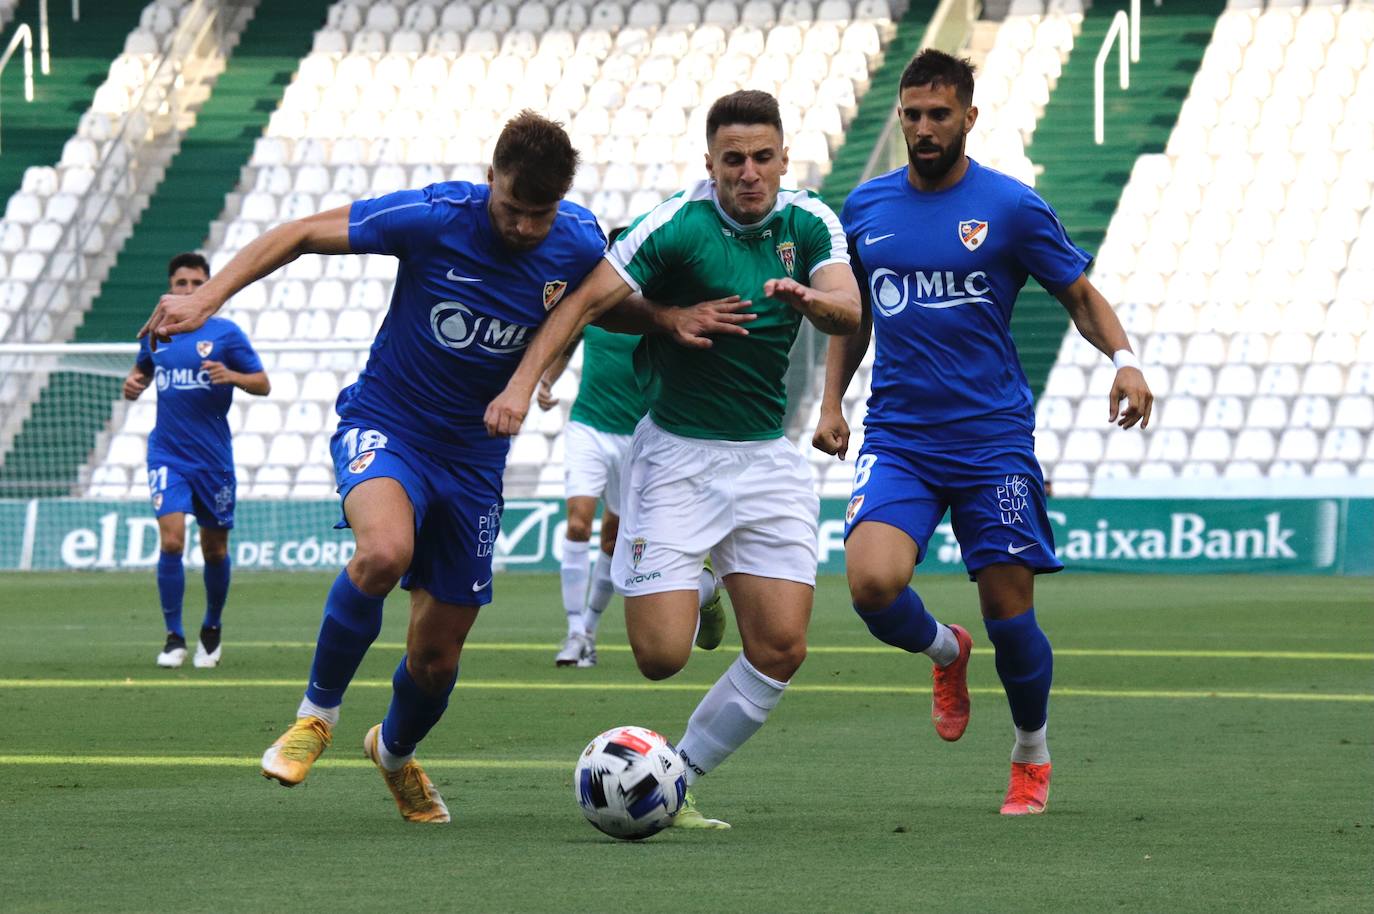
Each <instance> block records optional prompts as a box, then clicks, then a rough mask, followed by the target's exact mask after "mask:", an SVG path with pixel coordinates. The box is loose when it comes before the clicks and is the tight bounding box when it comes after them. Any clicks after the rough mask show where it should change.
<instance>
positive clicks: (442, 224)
mask: <svg viewBox="0 0 1374 914" xmlns="http://www.w3.org/2000/svg"><path fill="white" fill-rule="evenodd" d="M577 162H578V154H577V151H576V150H575V149H574V148H573V146H572V143H571V141H570V140H569V139H568V135H567V133H566V132H565V131H564V130H563V128H562V126H561V125H559V124H557V123H555V122H553V121H549V120H547V119H546V118H544V117H541V116H539V115H537V114H535V113H534V112H531V111H525V112H522V113H521V114H519V115H518V116H516V117H514V118H512V119H511V120H510V121H509V122H508V123H507V124H506V125H505V128H504V129H503V130H502V131H501V134H500V136H499V137H498V139H497V142H496V147H495V150H494V153H493V156H492V164H491V167H490V168H489V169H488V171H487V183H486V184H472V183H468V182H466V181H449V182H443V183H439V184H433V185H431V186H429V187H426V188H424V189H422V190H405V191H400V192H398V193H393V194H386V195H384V196H382V197H379V198H377V199H374V200H361V201H358V202H356V203H354V204H352V205H351V206H346V207H340V208H338V209H335V210H330V211H328V212H324V213H320V214H318V215H315V216H311V217H308V218H305V219H301V220H298V221H295V222H290V223H287V224H285V225H282V226H279V227H277V228H275V229H272V230H271V231H269V232H267V233H266V234H264V235H263V236H262V237H260V238H258V239H257V240H255V241H254V242H252V243H251V244H249V245H248V246H247V247H245V248H244V249H243V250H242V251H240V252H239V253H238V254H237V255H236V256H235V257H234V259H233V260H231V261H230V262H229V264H228V265H226V266H225V268H224V269H223V270H222V271H221V272H220V274H219V276H217V277H216V279H215V280H213V281H211V282H210V283H207V284H206V285H205V286H204V287H202V288H201V289H200V290H199V292H197V293H196V294H195V295H192V296H190V297H189V298H187V299H185V300H181V299H171V298H164V299H163V300H162V302H161V303H160V304H159V305H158V309H157V311H156V312H155V313H154V314H153V316H152V317H151V318H150V319H149V321H148V324H147V325H146V327H145V331H146V332H149V333H150V334H152V335H154V336H155V337H157V338H165V337H166V335H168V334H169V333H170V334H175V333H180V332H183V331H184V329H185V328H186V327H190V326H196V325H198V324H199V323H200V322H201V321H203V320H204V319H205V317H206V316H207V315H209V314H211V313H213V312H214V311H215V310H216V309H217V308H219V307H220V305H222V304H223V303H224V301H225V300H226V299H227V298H228V297H229V296H230V295H232V294H233V293H234V292H236V291H238V290H239V289H241V288H243V287H244V286H246V285H248V284H249V283H251V282H253V281H255V280H257V279H259V278H261V277H262V276H265V275H267V274H268V273H271V272H272V271H273V270H276V269H278V268H279V267H281V266H283V265H285V264H287V263H289V262H291V261H292V260H294V259H295V258H296V257H298V256H300V255H301V254H307V253H318V254H349V253H357V254H363V253H371V254H388V255H391V256H394V257H396V258H397V259H398V260H399V261H400V265H399V267H398V270H397V276H396V288H395V291H394V293H393V295H392V299H391V305H390V309H389V311H388V312H387V316H386V320H385V321H384V322H383V324H382V327H381V329H380V330H379V331H378V333H377V339H376V341H375V342H374V343H373V347H372V351H371V353H370V355H369V356H368V360H367V365H366V367H365V368H364V369H363V372H362V374H361V375H360V376H359V378H358V381H357V383H355V384H353V385H351V386H350V387H348V388H346V389H344V391H343V392H342V393H340V395H339V399H338V403H337V404H336V408H337V410H338V413H339V429H338V432H337V433H336V434H335V435H334V438H333V442H332V450H333V456H334V462H335V472H336V475H337V477H338V483H339V494H340V496H341V498H342V501H343V519H342V521H341V522H340V524H341V525H344V524H346V525H348V526H350V527H352V528H353V534H354V536H355V538H356V539H357V551H356V552H355V553H354V555H353V558H352V559H351V560H350V561H349V563H348V566H347V568H345V569H344V570H343V571H342V572H341V573H340V574H339V576H338V578H337V579H336V580H335V581H334V584H333V586H332V587H331V588H330V591H329V595H328V597H327V598H326V600H325V607H324V620H323V622H322V624H321V626H320V635H319V640H318V643H317V644H316V648H315V658H314V662H313V664H312V666H311V670H310V679H309V682H308V685H307V688H306V690H305V696H304V698H303V699H302V701H301V703H300V706H299V708H298V709H297V712H296V714H297V718H296V722H295V723H294V724H293V725H292V726H291V727H290V728H289V729H288V730H287V731H286V732H285V733H284V734H283V735H282V736H281V738H279V739H278V740H277V741H276V742H275V743H273V744H272V745H271V746H270V747H269V748H268V749H267V751H266V752H265V753H264V754H263V759H262V773H263V775H264V776H265V777H268V778H271V779H273V780H276V781H278V782H280V783H281V784H283V785H285V786H288V787H289V786H292V785H294V784H298V783H300V782H301V781H302V780H304V779H305V777H306V775H307V774H308V772H309V771H310V767H311V765H312V764H313V763H314V762H315V760H316V759H317V758H318V757H319V755H320V753H322V752H323V751H324V750H325V749H326V748H327V747H328V746H329V744H330V741H331V740H332V736H333V729H334V727H335V725H336V724H337V722H338V719H339V709H340V705H341V703H342V701H343V696H344V690H345V689H346V688H347V687H348V685H349V682H350V681H351V680H352V678H353V676H354V673H355V672H356V671H357V668H358V664H359V663H360V662H361V661H362V659H363V655H364V654H365V653H366V652H367V649H368V647H369V646H370V645H371V644H372V642H373V641H374V640H375V639H376V637H377V634H378V632H379V631H380V629H381V624H382V601H383V599H384V598H385V597H386V595H387V594H388V593H390V592H391V590H392V589H393V588H394V587H395V586H396V585H397V584H398V583H399V584H400V585H401V586H402V587H404V588H405V589H407V590H409V591H410V627H409V630H408V632H407V635H406V654H405V656H404V657H403V658H402V660H401V662H400V664H399V665H398V666H397V667H396V671H395V674H394V676H393V677H392V698H391V706H390V708H389V710H388V711H387V713H386V717H385V718H384V719H383V721H382V723H380V724H378V725H376V726H374V727H372V728H371V729H370V730H368V731H367V735H366V736H365V737H364V739H363V745H364V750H365V752H366V753H367V755H368V757H369V758H370V759H372V761H373V762H374V763H375V764H376V765H377V767H378V768H379V769H380V770H381V773H382V775H383V778H384V780H385V782H386V785H387V787H388V789H390V791H391V794H392V796H393V798H394V799H395V801H396V804H397V807H398V808H399V809H400V811H401V815H402V816H403V817H404V818H405V819H407V820H408V821H413V822H447V821H449V811H448V806H447V804H446V803H445V802H444V799H443V797H442V796H440V794H439V791H438V790H437V789H435V787H434V784H433V782H432V781H430V779H429V778H428V777H427V776H426V775H425V773H424V771H423V770H422V769H421V768H420V766H419V764H418V763H416V761H415V759H414V753H415V747H416V745H417V744H418V743H419V742H420V741H421V740H422V739H423V738H424V737H425V735H426V734H427V733H428V732H429V731H430V729H431V728H432V727H433V726H434V725H435V724H436V723H437V722H438V721H439V719H440V717H441V716H442V715H443V713H444V710H445V708H446V707H447V705H448V700H449V695H450V693H451V692H452V690H453V686H454V683H455V682H456V680H457V676H458V661H459V656H460V654H461V651H462V647H463V643H464V640H465V639H466V637H467V634H468V631H469V630H470V629H471V627H472V625H473V623H474V622H475V621H476V619H477V614H478V610H479V609H480V607H481V606H483V605H485V604H486V603H488V602H490V601H491V597H492V551H493V548H494V545H495V542H496V537H497V533H498V530H499V527H500V522H501V509H502V499H501V477H502V471H503V469H504V466H505V462H506V454H507V451H508V450H509V442H508V441H506V440H504V439H501V438H493V437H490V436H489V435H488V434H487V433H486V429H485V427H484V425H483V421H482V416H483V411H484V410H485V408H486V404H487V403H488V402H489V401H490V400H491V398H492V397H494V396H496V394H497V393H498V392H499V391H500V390H501V389H502V388H503V387H504V386H505V384H506V381H507V379H508V378H509V377H510V375H511V372H512V371H514V370H515V367H516V365H517V364H518V363H519V362H520V359H521V354H522V352H523V351H524V349H525V347H526V346H527V345H528V343H529V341H530V339H531V337H532V336H533V334H534V330H535V328H537V327H538V326H539V325H540V324H541V323H542V322H543V321H544V319H545V317H546V316H547V315H548V313H549V310H550V309H551V308H553V307H554V306H555V305H557V303H558V300H559V298H560V297H561V296H562V294H563V291H564V290H565V289H567V288H571V287H575V286H576V285H577V284H578V283H580V282H581V281H582V279H583V277H584V276H585V275H586V274H587V273H588V272H589V271H591V269H592V268H593V267H594V266H595V265H596V264H597V262H598V261H599V260H600V258H601V254H602V251H603V250H604V248H605V238H604V236H603V235H602V233H601V229H600V228H599V227H598V225H597V223H596V219H595V217H593V216H592V214H591V213H590V212H588V211H587V210H586V209H584V208H582V207H580V206H576V205H574V204H572V203H569V202H567V201H565V200H563V197H564V195H565V194H566V193H567V191H568V189H569V187H570V186H571V185H572V181H573V175H574V173H575V171H576V168H577Z"/></svg>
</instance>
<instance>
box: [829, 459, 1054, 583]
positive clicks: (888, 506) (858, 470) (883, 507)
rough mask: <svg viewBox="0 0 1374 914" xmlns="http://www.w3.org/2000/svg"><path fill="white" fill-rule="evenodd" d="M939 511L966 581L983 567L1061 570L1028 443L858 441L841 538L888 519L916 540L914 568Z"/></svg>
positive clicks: (1037, 466)
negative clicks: (944, 447)
mask: <svg viewBox="0 0 1374 914" xmlns="http://www.w3.org/2000/svg"><path fill="white" fill-rule="evenodd" d="M946 509H948V510H949V512H950V520H951V521H952V523H953V527H954V536H955V538H956V539H957V540H958V541H959V548H960V551H961V552H962V553H963V558H964V567H965V568H967V569H968V574H969V578H970V579H976V578H977V576H978V572H979V571H981V570H982V569H984V568H987V567H988V566H989V565H1025V566H1027V567H1029V568H1030V569H1032V570H1033V571H1034V572H1035V573H1036V574H1042V573H1046V572H1054V571H1060V570H1062V569H1063V567H1064V564H1063V563H1062V562H1060V561H1059V559H1058V557H1057V556H1055V554H1054V532H1053V530H1052V529H1051V528H1050V519H1049V517H1048V516H1047V514H1046V511H1045V482H1044V479H1043V478H1042V476H1041V473H1040V462H1039V461H1038V460H1036V458H1035V451H1034V450H1033V446H1032V445H1031V443H1030V441H1029V440H1027V442H1026V443H1025V444H1024V445H1022V444H1021V443H1019V442H1018V443H1016V444H1009V445H991V446H989V445H979V446H977V447H973V448H967V447H965V448H961V449H958V452H957V453H944V454H938V453H930V452H926V451H922V452H915V451H908V450H901V449H898V448H894V447H891V446H887V445H883V444H878V443H876V442H872V440H871V439H869V440H866V441H865V442H864V446H863V449H862V450H861V451H860V452H859V459H858V461H857V462H856V463H855V467H854V493H853V496H852V497H851V498H850V500H849V507H848V509H847V510H846V511H845V528H844V534H845V537H846V538H848V536H849V533H850V531H852V530H853V529H854V527H855V526H856V525H858V524H861V523H863V522H864V521H877V522H879V523H884V524H888V525H889V526H893V527H896V528H897V529H899V530H901V531H902V532H904V533H906V535H907V536H910V537H911V538H912V539H913V540H914V541H915V542H916V550H917V553H916V563H917V564H918V565H919V564H920V563H921V561H922V560H923V559H924V558H925V557H926V546H927V544H928V543H929V542H930V536H931V534H932V533H934V532H935V527H936V525H937V524H939V523H940V519H941V518H942V517H944V515H945V510H946Z"/></svg>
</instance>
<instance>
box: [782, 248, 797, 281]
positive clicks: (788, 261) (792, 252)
mask: <svg viewBox="0 0 1374 914" xmlns="http://www.w3.org/2000/svg"><path fill="white" fill-rule="evenodd" d="M778 259H779V260H781V261H782V266H783V269H785V270H786V271H787V275H788V276H791V275H792V271H793V270H795V269H796V268H797V245H796V242H793V241H784V242H783V243H782V244H780V245H778Z"/></svg>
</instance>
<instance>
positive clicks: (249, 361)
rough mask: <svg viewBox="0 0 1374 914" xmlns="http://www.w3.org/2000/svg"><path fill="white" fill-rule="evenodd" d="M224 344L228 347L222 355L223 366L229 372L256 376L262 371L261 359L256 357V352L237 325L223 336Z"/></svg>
mask: <svg viewBox="0 0 1374 914" xmlns="http://www.w3.org/2000/svg"><path fill="white" fill-rule="evenodd" d="M225 342H226V343H228V346H227V347H226V351H225V354H224V364H225V365H227V366H228V367H229V369H230V370H231V371H237V372H239V373H240V374H257V373H258V372H259V371H262V359H260V358H259V357H258V353H257V350H256V349H254V348H253V344H252V343H250V342H248V337H247V336H246V335H245V334H244V332H243V331H242V330H240V329H239V328H238V326H237V325H235V326H234V327H233V329H231V330H230V331H229V332H228V333H226V334H225Z"/></svg>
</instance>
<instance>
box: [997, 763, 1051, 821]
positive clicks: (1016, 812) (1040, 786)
mask: <svg viewBox="0 0 1374 914" xmlns="http://www.w3.org/2000/svg"><path fill="white" fill-rule="evenodd" d="M1049 798H1050V763H1049V762H1046V763H1045V764H1043V765H1036V764H1033V763H1031V762H1012V763H1011V783H1009V784H1008V785H1007V796H1006V799H1004V800H1003V801H1002V815H1004V816H1034V815H1039V814H1040V813H1042V812H1044V811H1045V804H1046V803H1047V802H1048V801H1049Z"/></svg>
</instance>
